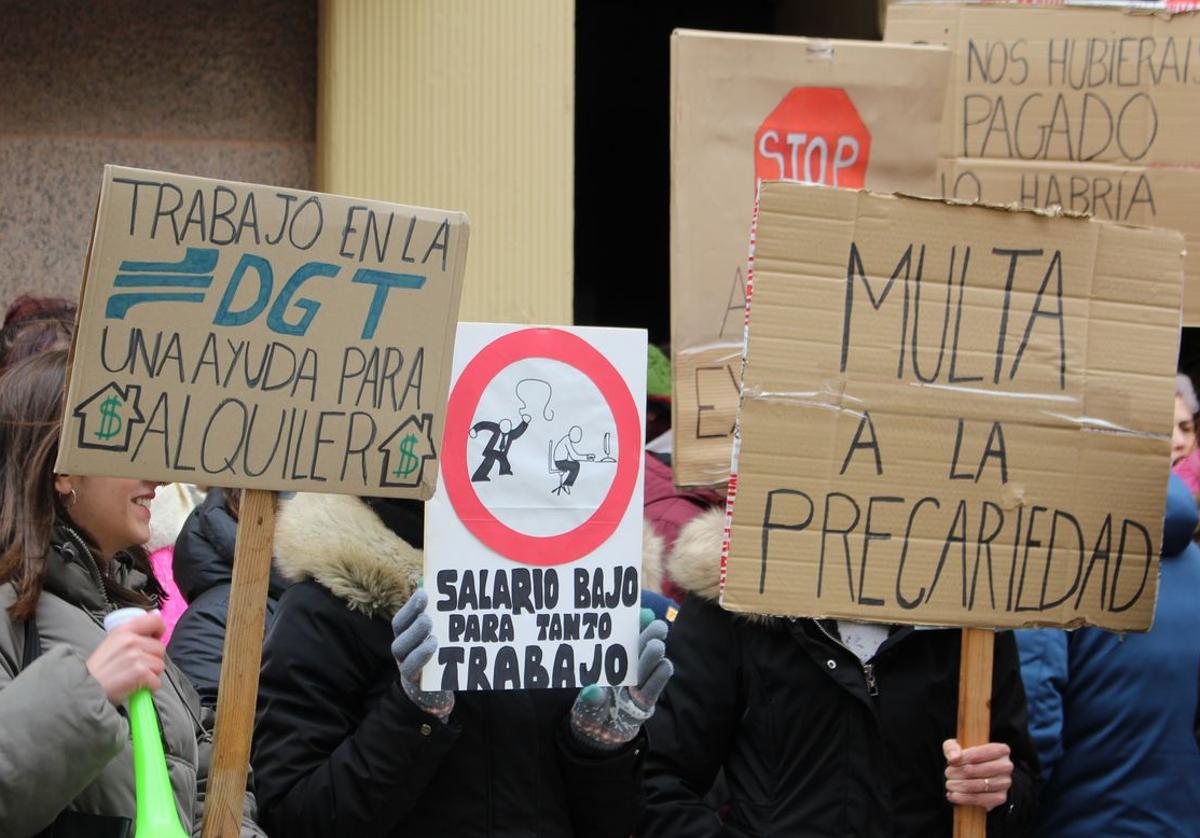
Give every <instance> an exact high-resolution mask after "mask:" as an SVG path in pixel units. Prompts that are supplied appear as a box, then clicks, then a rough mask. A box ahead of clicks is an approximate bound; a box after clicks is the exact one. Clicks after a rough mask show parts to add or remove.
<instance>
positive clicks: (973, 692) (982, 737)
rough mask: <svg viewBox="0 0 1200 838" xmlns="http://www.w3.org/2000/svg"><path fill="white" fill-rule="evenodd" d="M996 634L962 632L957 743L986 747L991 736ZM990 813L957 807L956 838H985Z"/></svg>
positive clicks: (975, 808)
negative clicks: (993, 656)
mask: <svg viewBox="0 0 1200 838" xmlns="http://www.w3.org/2000/svg"><path fill="white" fill-rule="evenodd" d="M995 643H996V635H995V633H994V632H991V631H988V630H987V629H973V628H965V629H963V630H962V659H961V663H960V664H959V670H958V744H960V745H962V746H963V747H964V748H970V747H972V746H974V745H983V744H985V743H987V741H988V740H989V739H990V737H991V726H992V653H993V651H994V650H995ZM986 835H987V810H986V809H983V808H981V807H979V806H956V807H955V808H954V838H986Z"/></svg>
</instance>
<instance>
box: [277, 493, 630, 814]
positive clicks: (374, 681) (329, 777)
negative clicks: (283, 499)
mask: <svg viewBox="0 0 1200 838" xmlns="http://www.w3.org/2000/svg"><path fill="white" fill-rule="evenodd" d="M389 524H390V525H391V526H392V527H393V528H395V527H396V526H397V524H396V522H389ZM415 524H416V528H415V533H414V532H410V533H408V535H410V536H412V535H415V536H416V537H415V538H412V540H413V541H416V542H417V543H419V533H420V529H419V519H418V521H417V522H415ZM402 531H403V530H402ZM301 547H303V554H302V555H300V553H299V551H300V548H301ZM276 556H277V557H278V558H277V560H278V562H279V564H280V566H281V568H283V569H284V571H285V572H286V573H288V574H289V575H292V576H293V577H299V576H307V579H306V580H305V581H301V582H298V583H297V584H295V585H293V586H292V587H291V588H290V589H289V590H288V591H287V592H286V593H285V594H284V595H283V597H282V598H281V599H280V603H279V608H278V610H277V612H276V619H275V623H274V625H273V626H272V629H271V632H270V635H269V636H268V638H267V642H266V646H265V649H264V656H263V670H262V677H261V680H260V682H259V704H258V719H257V724H256V727H255V745H254V755H253V765H254V770H255V779H256V786H257V790H258V797H259V800H260V803H261V811H262V822H263V824H264V826H265V827H266V829H267V831H268V832H269V833H270V834H272V835H280V836H287V838H316V836H323V837H325V838H333V836H351V838H372V837H373V836H439V838H440V837H441V836H455V837H456V838H458V836H462V838H472V837H473V836H496V837H497V838H498V837H499V836H506V837H507V836H514V837H515V836H529V838H534V836H546V838H569V836H628V835H630V834H631V833H632V831H633V829H634V827H635V826H636V824H637V819H638V816H639V814H640V803H641V763H642V760H643V757H644V740H642V741H639V742H636V743H634V745H633V746H631V747H629V748H627V749H625V750H623V751H620V752H617V753H616V754H614V755H612V756H605V757H594V756H591V755H588V754H585V753H583V752H581V751H580V750H578V748H577V747H576V746H575V744H574V743H573V742H572V741H571V740H570V737H569V733H568V728H567V717H568V714H569V712H570V708H571V706H572V704H573V702H574V700H575V697H576V693H575V691H573V690H534V691H528V692H524V691H514V692H496V693H465V692H464V693H458V694H457V696H456V700H455V707H454V711H453V713H452V714H451V716H450V719H449V721H448V723H446V724H443V723H442V722H440V721H439V720H438V719H437V718H435V717H433V716H430V715H427V714H425V713H422V712H421V711H420V710H418V709H417V708H416V706H415V705H413V704H412V702H411V701H409V700H408V698H407V696H405V694H404V691H403V688H402V687H401V685H400V683H399V672H398V669H397V667H396V662H395V660H394V659H393V657H392V655H391V642H392V629H391V620H390V618H391V615H392V614H393V613H394V611H395V610H396V609H397V608H398V607H399V605H400V604H402V603H403V601H405V600H406V599H407V597H408V596H409V594H410V593H411V590H412V587H413V584H414V583H415V581H416V579H417V578H418V577H419V576H420V573H421V554H420V551H418V550H415V549H413V548H412V547H410V546H409V545H408V544H406V543H405V542H404V541H402V540H401V539H400V538H398V537H397V536H396V535H394V534H393V533H392V531H390V530H389V529H388V527H385V526H383V525H382V524H381V522H380V519H379V518H378V517H376V516H375V515H373V514H372V512H371V511H370V509H369V508H368V507H367V505H366V504H364V503H362V502H361V501H359V500H357V499H355V498H349V497H345V496H331V495H307V496H306V495H298V496H297V497H296V499H294V500H292V501H288V502H287V503H285V504H284V506H283V509H282V511H281V514H280V518H279V522H278V525H277V529H276Z"/></svg>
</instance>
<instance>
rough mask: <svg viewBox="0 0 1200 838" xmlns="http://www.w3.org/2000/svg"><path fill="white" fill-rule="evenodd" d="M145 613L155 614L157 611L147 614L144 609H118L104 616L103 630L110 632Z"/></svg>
mask: <svg viewBox="0 0 1200 838" xmlns="http://www.w3.org/2000/svg"><path fill="white" fill-rule="evenodd" d="M147 613H149V614H157V613H158V610H157V609H155V610H154V611H149V612H147V611H146V610H145V609H144V608H118V609H117V610H116V611H113V612H110V613H108V614H105V615H104V630H105V631H112V630H113V629H115V628H117V627H119V626H123V625H125V624H126V623H128V622H129V621H130V620H133V619H135V618H137V617H140V616H142V615H143V614H147Z"/></svg>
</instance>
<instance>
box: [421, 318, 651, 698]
mask: <svg viewBox="0 0 1200 838" xmlns="http://www.w3.org/2000/svg"><path fill="white" fill-rule="evenodd" d="M645 393H646V333H645V332H644V331H642V330H640V329H595V328H548V327H546V328H543V327H525V326H507V325H497V324H483V323H463V324H460V325H459V328H458V340H457V342H456V344H455V349H454V383H453V385H452V387H451V392H450V401H449V404H448V406H447V410H446V436H445V440H444V443H443V450H442V461H441V471H442V476H441V483H440V485H439V486H438V490H437V492H436V493H435V494H434V496H433V499H432V500H431V501H430V502H429V503H428V504H427V505H426V512H425V586H426V588H427V589H428V590H429V596H430V605H429V611H428V613H429V614H430V616H431V617H432V618H433V625H434V634H435V636H436V637H437V639H438V654H437V658H436V659H435V660H434V661H433V662H431V663H430V664H429V665H428V666H427V667H426V668H425V670H424V672H423V673H422V680H421V684H422V687H423V688H425V689H452V690H487V689H495V690H503V689H536V688H543V687H581V686H585V685H587V684H593V683H598V684H606V685H613V686H616V685H621V684H633V683H635V682H636V680H637V638H638V633H639V618H640V610H641V581H640V576H641V544H642V459H643V456H644V454H643V450H642V448H643V437H644V434H645Z"/></svg>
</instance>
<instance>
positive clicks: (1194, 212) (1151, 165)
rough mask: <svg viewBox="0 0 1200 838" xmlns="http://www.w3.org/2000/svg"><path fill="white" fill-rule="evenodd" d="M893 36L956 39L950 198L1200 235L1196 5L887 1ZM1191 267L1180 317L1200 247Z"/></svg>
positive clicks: (1199, 269)
mask: <svg viewBox="0 0 1200 838" xmlns="http://www.w3.org/2000/svg"><path fill="white" fill-rule="evenodd" d="M885 39H886V40H887V41H889V42H894V43H934V44H944V45H946V46H948V47H950V48H951V49H952V50H953V53H954V58H953V61H952V65H951V66H952V70H951V83H950V86H949V88H948V92H947V95H946V104H945V110H944V116H943V126H942V139H941V155H942V157H943V163H942V167H943V171H946V170H949V171H950V172H952V176H951V177H950V178H949V179H947V180H946V181H944V182H943V184H942V185H943V186H944V187H945V191H944V192H942V193H941V194H943V195H944V196H946V197H950V198H956V199H959V200H970V199H971V198H972V197H973V195H975V194H978V193H982V196H983V198H982V200H984V201H985V202H988V203H1006V202H1009V201H1019V202H1021V203H1022V204H1024V205H1026V206H1034V207H1042V208H1045V207H1050V206H1055V205H1058V206H1062V207H1063V208H1065V209H1069V210H1071V211H1078V212H1089V213H1093V214H1095V215H1097V216H1098V217H1100V218H1104V219H1108V220H1112V221H1120V222H1125V223H1134V224H1146V225H1151V226H1156V227H1168V228H1172V229H1177V230H1181V231H1183V232H1184V234H1185V235H1186V236H1187V238H1188V241H1189V242H1197V240H1200V199H1197V197H1196V189H1195V185H1196V184H1195V181H1196V179H1197V177H1198V176H1197V174H1196V167H1197V165H1198V164H1200V151H1198V150H1197V146H1196V142H1195V137H1196V136H1197V134H1198V133H1200V14H1197V13H1192V12H1187V13H1175V14H1167V13H1161V12H1160V13H1157V14H1153V13H1149V12H1148V11H1147V10H1145V9H1141V10H1137V9H1122V8H1112V7H1109V8H1096V7H1083V6H1075V7H1070V8H1050V7H1046V6H1030V5H1020V6H1017V5H998V4H994V5H979V4H964V3H904V4H899V5H895V6H892V7H890V8H889V9H888V19H887V31H886V34H885ZM1189 250H1193V251H1195V250H1200V246H1197V247H1191V248H1189ZM1185 272H1186V274H1187V276H1188V278H1189V282H1188V289H1187V291H1186V293H1185V295H1184V320H1185V322H1186V323H1188V324H1200V283H1197V282H1196V278H1197V277H1200V255H1198V256H1193V257H1192V258H1189V260H1188V264H1187V265H1186V268H1185ZM1192 286H1196V287H1195V288H1194V289H1193V287H1192Z"/></svg>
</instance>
